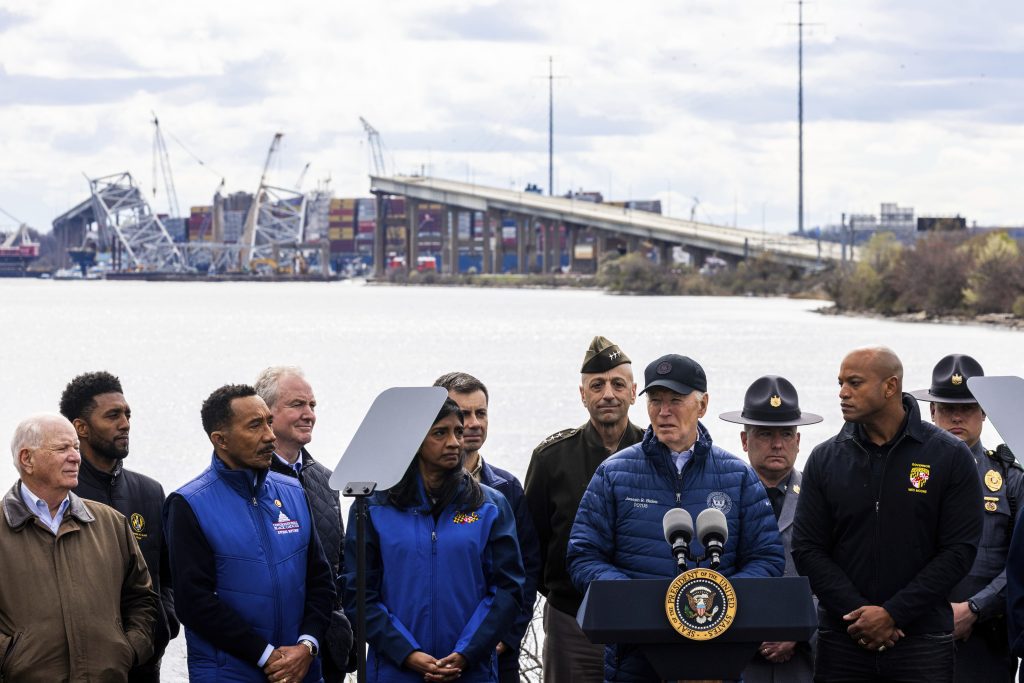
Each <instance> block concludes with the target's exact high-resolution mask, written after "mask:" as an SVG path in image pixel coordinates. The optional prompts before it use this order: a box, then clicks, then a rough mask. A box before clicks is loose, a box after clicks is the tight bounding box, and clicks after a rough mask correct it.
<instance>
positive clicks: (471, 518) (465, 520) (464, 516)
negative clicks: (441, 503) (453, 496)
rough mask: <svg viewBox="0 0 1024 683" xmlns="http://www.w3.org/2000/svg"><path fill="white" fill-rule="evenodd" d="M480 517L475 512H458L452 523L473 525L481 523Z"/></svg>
mask: <svg viewBox="0 0 1024 683" xmlns="http://www.w3.org/2000/svg"><path fill="white" fill-rule="evenodd" d="M479 521H480V516H479V515H478V514H476V513H475V512H469V513H466V512H456V513H455V516H454V517H452V522H454V523H455V524H472V523H473V522H479Z"/></svg>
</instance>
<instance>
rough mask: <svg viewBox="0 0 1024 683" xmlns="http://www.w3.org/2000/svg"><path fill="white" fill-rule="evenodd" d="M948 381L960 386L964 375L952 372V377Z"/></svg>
mask: <svg viewBox="0 0 1024 683" xmlns="http://www.w3.org/2000/svg"><path fill="white" fill-rule="evenodd" d="M949 381H951V382H952V383H953V384H955V385H957V386H960V385H961V384H963V383H964V377H963V375H958V374H956V373H953V377H952V378H950V380H949Z"/></svg>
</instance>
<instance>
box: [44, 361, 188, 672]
mask: <svg viewBox="0 0 1024 683" xmlns="http://www.w3.org/2000/svg"><path fill="white" fill-rule="evenodd" d="M60 412H61V414H62V415H63V416H64V417H66V418H67V419H68V420H70V421H71V424H73V425H74V427H75V431H76V432H77V433H78V439H79V442H80V443H81V452H82V463H81V465H80V467H79V472H78V486H76V487H75V494H76V495H78V496H80V497H82V498H86V499H88V500H95V501H97V502H99V503H103V504H104V505H109V506H110V507H112V508H114V509H115V510H117V511H118V512H120V513H121V514H122V515H124V516H125V517H127V518H128V522H129V524H131V527H132V531H133V532H134V534H135V540H136V541H138V543H139V549H141V550H142V554H143V556H144V557H145V558H146V566H147V567H149V575H150V577H151V578H152V580H153V590H154V591H156V593H157V595H159V596H160V602H159V604H158V607H159V609H158V612H157V619H156V633H155V634H154V638H153V641H154V642H153V647H154V653H153V657H152V658H151V659H150V660H149V661H148V662H139V663H138V664H137V665H136V666H135V667H134V668H132V670H131V671H130V672H129V673H128V681H129V683H156V682H157V681H159V680H160V658H161V657H162V656H163V653H164V649H165V648H166V647H167V643H168V641H170V640H171V639H172V638H175V637H176V636H177V635H178V630H179V628H180V626H179V624H178V618H177V617H176V616H175V614H174V591H173V590H172V586H171V567H170V563H169V559H168V555H167V540H166V538H165V537H164V529H163V519H162V514H161V510H162V508H163V504H164V489H163V487H162V486H160V483H159V482H157V481H156V480H155V479H151V478H150V477H147V476H146V475H144V474H139V473H138V472H132V471H131V470H127V469H125V468H124V466H123V462H124V459H125V457H127V455H128V434H129V431H130V429H131V415H132V411H131V408H130V407H129V406H128V402H127V401H126V400H125V397H124V392H123V391H122V389H121V382H120V380H119V379H118V378H117V377H115V376H114V375H112V374H110V373H109V372H103V371H100V372H87V373H85V374H82V375H79V376H77V377H75V378H74V379H73V380H71V381H70V382H69V383H68V385H67V387H65V389H64V393H63V394H61V397H60Z"/></svg>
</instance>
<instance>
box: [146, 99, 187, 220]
mask: <svg viewBox="0 0 1024 683" xmlns="http://www.w3.org/2000/svg"><path fill="white" fill-rule="evenodd" d="M150 113H152V114H153V197H156V189H157V188H156V186H157V165H159V166H160V175H161V176H163V180H164V189H165V192H166V194H167V205H168V206H167V208H168V211H169V212H170V214H169V215H170V216H171V217H172V218H178V217H180V216H181V208H180V207H179V206H178V193H177V191H176V190H175V189H174V176H173V175H172V174H171V157H170V155H168V153H167V141H166V140H164V134H163V132H162V131H161V130H160V119H158V118H157V116H156V112H150Z"/></svg>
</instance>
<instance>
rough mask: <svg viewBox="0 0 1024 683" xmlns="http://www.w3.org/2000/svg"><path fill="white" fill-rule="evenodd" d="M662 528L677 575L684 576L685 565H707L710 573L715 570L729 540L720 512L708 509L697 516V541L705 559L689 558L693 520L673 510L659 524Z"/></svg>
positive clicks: (723, 518) (684, 511) (727, 525)
mask: <svg viewBox="0 0 1024 683" xmlns="http://www.w3.org/2000/svg"><path fill="white" fill-rule="evenodd" d="M661 528H662V530H663V531H664V532H665V540H666V541H668V544H669V545H670V546H672V554H673V555H674V556H675V558H676V565H677V566H678V567H679V571H680V572H685V571H686V568H687V562H688V561H689V560H693V561H694V562H697V563H699V562H700V561H701V560H707V561H708V567H709V568H710V569H718V566H719V565H720V564H721V563H722V554H723V553H724V552H725V542H726V541H727V540H729V523H728V521H727V520H726V519H725V515H724V514H722V511H721V510H718V509H716V508H708V509H707V510H704V511H703V512H701V513H700V514H699V515H697V538H698V539H699V540H700V544H701V545H702V546H704V555H703V556H701V557H694V556H692V555H690V541H692V540H693V535H694V525H693V517H691V516H690V513H689V512H687V511H686V510H684V509H682V508H672V509H671V510H669V511H668V512H666V513H665V516H664V517H663V518H662V520H661Z"/></svg>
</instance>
